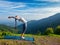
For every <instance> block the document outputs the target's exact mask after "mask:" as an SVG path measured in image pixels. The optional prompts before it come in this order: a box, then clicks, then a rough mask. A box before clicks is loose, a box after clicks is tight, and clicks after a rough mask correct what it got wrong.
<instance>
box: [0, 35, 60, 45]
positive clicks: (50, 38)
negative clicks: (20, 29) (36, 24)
mask: <svg viewBox="0 0 60 45" xmlns="http://www.w3.org/2000/svg"><path fill="white" fill-rule="evenodd" d="M11 35H12V36H20V35H21V34H11ZM25 36H29V37H34V39H35V41H34V42H29V41H23V40H7V39H0V45H60V35H55V34H50V35H40V36H39V35H32V34H25ZM2 37H3V36H2Z"/></svg>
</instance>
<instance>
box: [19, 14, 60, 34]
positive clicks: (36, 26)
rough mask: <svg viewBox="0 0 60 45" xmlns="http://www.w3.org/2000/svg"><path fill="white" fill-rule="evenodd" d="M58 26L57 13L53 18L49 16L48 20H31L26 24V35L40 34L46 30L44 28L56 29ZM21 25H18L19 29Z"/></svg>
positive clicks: (59, 19)
mask: <svg viewBox="0 0 60 45" xmlns="http://www.w3.org/2000/svg"><path fill="white" fill-rule="evenodd" d="M58 25H60V13H57V14H55V15H53V16H50V17H48V18H44V19H41V20H31V21H29V22H28V28H27V31H26V33H33V34H35V33H38V31H40V32H42V33H43V32H44V31H45V30H46V28H48V27H53V28H54V27H56V26H58ZM21 26H22V25H19V26H18V27H19V29H20V27H21Z"/></svg>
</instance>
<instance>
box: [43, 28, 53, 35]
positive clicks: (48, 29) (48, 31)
mask: <svg viewBox="0 0 60 45" xmlns="http://www.w3.org/2000/svg"><path fill="white" fill-rule="evenodd" d="M53 33H54V29H53V28H51V27H50V28H47V29H46V31H45V33H44V34H46V35H49V34H53Z"/></svg>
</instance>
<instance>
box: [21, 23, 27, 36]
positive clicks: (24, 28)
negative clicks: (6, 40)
mask: <svg viewBox="0 0 60 45" xmlns="http://www.w3.org/2000/svg"><path fill="white" fill-rule="evenodd" d="M26 29H27V23H24V24H23V32H22V34H21V37H24V34H25V32H26Z"/></svg>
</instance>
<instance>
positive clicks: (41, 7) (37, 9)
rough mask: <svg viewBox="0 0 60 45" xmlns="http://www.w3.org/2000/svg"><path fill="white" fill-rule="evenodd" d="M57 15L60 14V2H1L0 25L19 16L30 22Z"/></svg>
mask: <svg viewBox="0 0 60 45" xmlns="http://www.w3.org/2000/svg"><path fill="white" fill-rule="evenodd" d="M56 13H60V0H0V21H1V22H0V23H2V22H4V21H7V20H8V16H16V15H19V16H20V17H23V18H25V19H26V20H27V21H30V20H40V19H43V18H47V17H49V16H52V15H54V14H56ZM12 20H13V19H12ZM10 21H11V20H10Z"/></svg>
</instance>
